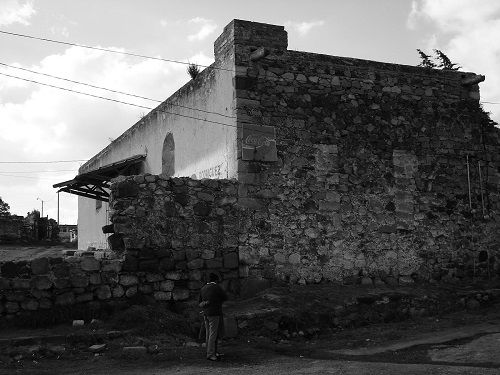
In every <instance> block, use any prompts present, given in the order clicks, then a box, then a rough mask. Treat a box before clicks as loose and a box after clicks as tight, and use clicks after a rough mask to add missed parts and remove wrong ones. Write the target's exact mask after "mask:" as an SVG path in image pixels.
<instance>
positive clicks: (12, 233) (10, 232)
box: [0, 215, 24, 244]
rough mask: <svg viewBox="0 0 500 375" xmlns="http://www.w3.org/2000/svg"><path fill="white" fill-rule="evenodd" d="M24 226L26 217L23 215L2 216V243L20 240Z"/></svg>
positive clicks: (0, 238)
mask: <svg viewBox="0 0 500 375" xmlns="http://www.w3.org/2000/svg"><path fill="white" fill-rule="evenodd" d="M23 228H24V218H23V217H22V216H16V215H9V216H0V244H1V243H3V242H12V241H18V240H20V239H21V237H22V235H23Z"/></svg>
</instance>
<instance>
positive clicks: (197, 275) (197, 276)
mask: <svg viewBox="0 0 500 375" xmlns="http://www.w3.org/2000/svg"><path fill="white" fill-rule="evenodd" d="M202 278H203V273H202V272H201V271H200V270H192V271H189V280H195V281H199V280H201V279H202Z"/></svg>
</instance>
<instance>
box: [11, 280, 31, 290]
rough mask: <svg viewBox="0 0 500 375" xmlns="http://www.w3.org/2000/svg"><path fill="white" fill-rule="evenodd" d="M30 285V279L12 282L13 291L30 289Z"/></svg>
mask: <svg viewBox="0 0 500 375" xmlns="http://www.w3.org/2000/svg"><path fill="white" fill-rule="evenodd" d="M30 284H31V282H30V280H29V279H13V280H12V281H11V285H12V289H30V287H31V285H30Z"/></svg>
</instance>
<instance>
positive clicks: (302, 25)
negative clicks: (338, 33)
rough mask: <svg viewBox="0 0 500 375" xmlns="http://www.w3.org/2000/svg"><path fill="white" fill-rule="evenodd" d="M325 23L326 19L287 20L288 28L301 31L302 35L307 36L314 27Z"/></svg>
mask: <svg viewBox="0 0 500 375" xmlns="http://www.w3.org/2000/svg"><path fill="white" fill-rule="evenodd" d="M324 24H325V21H311V22H293V21H287V22H285V26H286V27H287V28H290V29H292V30H294V31H296V32H297V33H299V35H300V36H305V35H307V34H308V33H309V32H310V31H311V29H313V28H314V27H319V26H323V25H324Z"/></svg>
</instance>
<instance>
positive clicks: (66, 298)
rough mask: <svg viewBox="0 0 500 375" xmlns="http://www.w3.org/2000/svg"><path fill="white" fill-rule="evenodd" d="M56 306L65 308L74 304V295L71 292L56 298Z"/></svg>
mask: <svg viewBox="0 0 500 375" xmlns="http://www.w3.org/2000/svg"><path fill="white" fill-rule="evenodd" d="M55 303H56V305H60V306H67V305H73V304H74V303H75V295H74V294H73V292H66V293H63V294H60V295H58V296H56V302H55Z"/></svg>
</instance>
